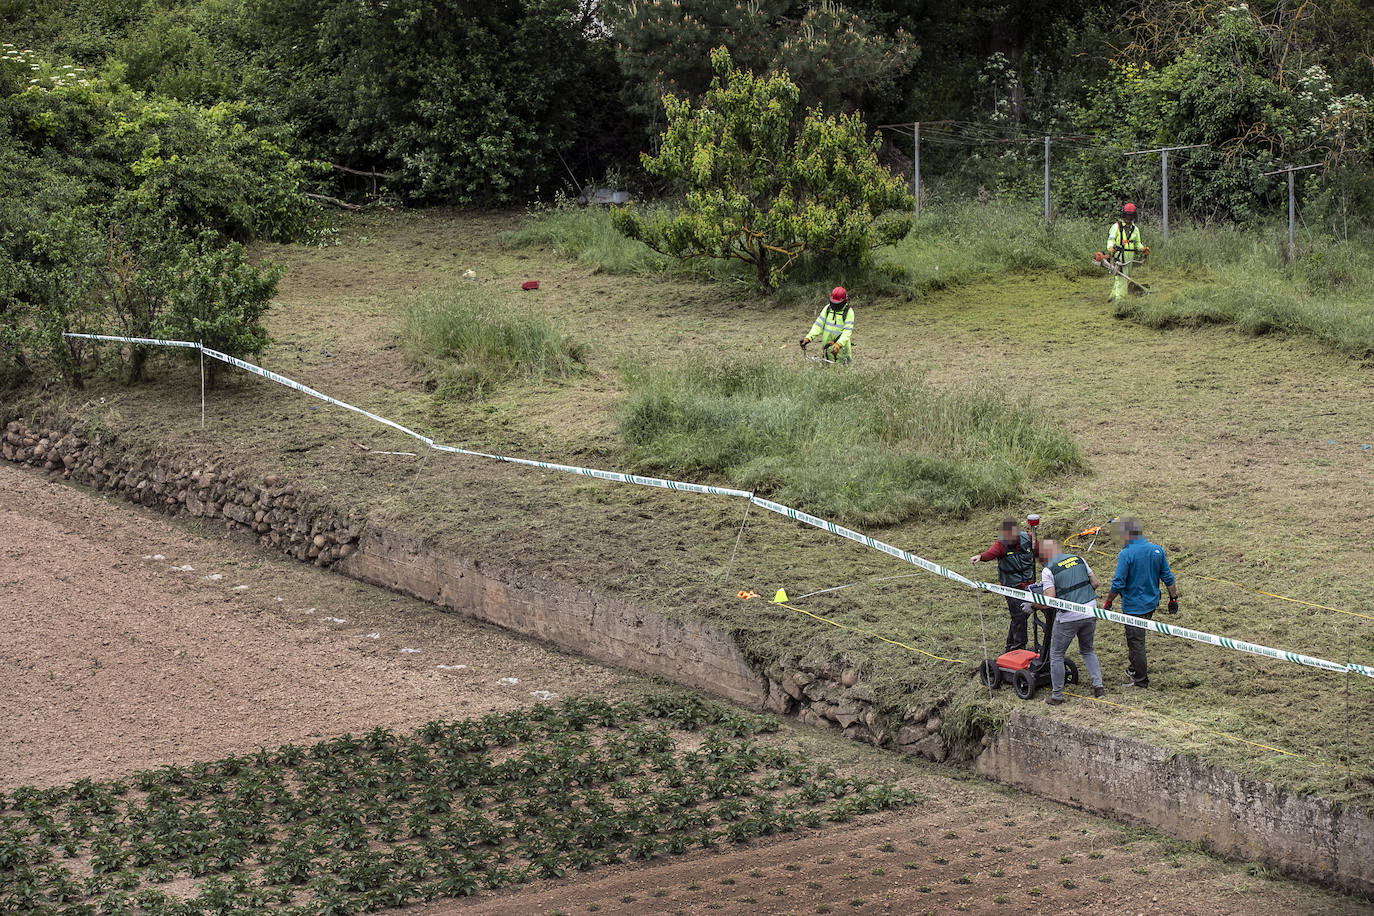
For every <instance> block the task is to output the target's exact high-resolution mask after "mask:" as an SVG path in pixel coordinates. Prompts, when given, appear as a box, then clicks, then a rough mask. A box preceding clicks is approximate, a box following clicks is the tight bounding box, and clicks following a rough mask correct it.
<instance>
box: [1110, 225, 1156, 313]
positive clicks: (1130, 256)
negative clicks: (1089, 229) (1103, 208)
mask: <svg viewBox="0 0 1374 916" xmlns="http://www.w3.org/2000/svg"><path fill="white" fill-rule="evenodd" d="M1106 253H1107V257H1108V258H1109V259H1110V260H1111V262H1112V264H1114V265H1115V266H1116V269H1117V270H1118V271H1120V275H1118V276H1117V278H1116V282H1115V283H1114V284H1112V301H1113V302H1115V301H1116V300H1117V299H1122V298H1125V296H1126V293H1127V292H1128V291H1131V292H1135V293H1137V294H1138V293H1139V292H1140V288H1139V287H1138V286H1135V284H1133V283H1131V281H1130V280H1128V279H1126V278H1127V277H1129V276H1130V275H1131V270H1132V269H1133V268H1134V267H1135V265H1137V264H1143V263H1144V262H1145V259H1146V258H1148V257H1149V256H1150V248H1149V246H1148V245H1145V244H1143V243H1142V242H1141V241H1140V227H1139V226H1137V225H1136V222H1135V204H1127V205H1126V206H1124V207H1122V208H1121V219H1119V220H1117V221H1116V222H1114V223H1112V228H1111V231H1110V232H1108V233H1107V252H1106Z"/></svg>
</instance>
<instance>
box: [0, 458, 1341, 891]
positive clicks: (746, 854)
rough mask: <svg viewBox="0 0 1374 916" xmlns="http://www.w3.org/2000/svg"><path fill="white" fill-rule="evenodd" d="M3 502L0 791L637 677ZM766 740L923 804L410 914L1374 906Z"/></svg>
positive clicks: (71, 512) (1050, 807)
mask: <svg viewBox="0 0 1374 916" xmlns="http://www.w3.org/2000/svg"><path fill="white" fill-rule="evenodd" d="M0 490H2V491H3V492H4V493H5V499H4V501H3V504H0V633H2V634H3V637H2V638H0V685H2V687H3V689H0V789H4V788H12V787H14V786H16V785H22V784H39V785H52V784H60V783H63V782H69V781H71V780H74V779H77V778H80V777H83V776H89V777H94V778H106V777H114V776H118V775H121V774H126V773H128V772H130V771H133V770H137V769H140V768H146V767H153V766H157V765H161V764H166V763H186V762H191V761H195V760H206V759H213V758H216V757H220V756H223V755H226V754H229V753H242V752H245V751H252V750H254V749H256V748H257V747H259V746H269V747H274V746H276V745H279V744H282V743H286V742H296V743H305V742H311V741H313V740H316V739H318V738H321V737H326V736H330V735H336V734H340V733H342V732H346V731H348V732H354V733H360V732H364V731H367V730H370V729H372V728H374V727H376V726H379V725H385V726H388V727H391V728H394V729H409V728H413V727H415V726H417V725H419V724H422V723H424V722H426V721H428V720H431V719H435V718H446V719H452V718H459V717H466V716H471V715H481V714H483V713H486V712H490V711H495V710H506V709H511V708H514V707H517V706H521V705H526V704H529V703H532V702H535V701H536V699H537V698H542V697H545V696H547V694H548V693H552V694H567V693H573V692H589V693H590V692H594V693H599V694H603V695H610V696H616V695H619V694H624V693H627V692H630V691H631V690H633V689H635V688H636V687H639V686H642V685H643V683H644V682H643V681H640V680H638V679H635V678H632V677H630V676H629V675H625V674H622V673H618V672H615V671H613V670H610V669H607V668H604V667H602V666H599V665H595V664H592V663H590V662H587V661H585V660H581V659H577V658H573V657H570V656H565V655H561V654H559V653H556V652H553V651H551V650H549V649H545V648H542V647H540V646H538V645H535V644H532V643H530V642H527V641H523V640H519V639H516V638H514V637H511V636H508V635H506V634H503V633H501V632H500V631H498V630H495V629H492V628H489V627H484V626H481V625H477V624H474V623H471V622H468V621H465V620H462V619H461V618H458V617H456V616H455V615H453V614H449V613H442V612H440V611H438V610H436V609H434V608H432V607H429V606H427V605H424V604H421V603H419V602H415V601H411V600H408V599H405V598H401V597H398V596H396V595H391V594H389V593H386V592H383V591H381V590H378V589H374V588H370V587H367V586H362V585H359V584H357V583H353V582H350V581H348V580H346V579H343V578H341V577H338V576H334V575H331V574H327V573H321V572H319V571H317V570H314V569H312V568H310V567H306V566H303V565H301V564H299V563H296V562H294V561H289V560H285V559H279V558H277V557H275V556H273V555H270V554H268V553H265V552H259V551H258V550H256V549H255V548H254V547H252V546H250V545H246V544H243V543H240V542H238V541H235V540H231V539H227V538H225V537H223V536H221V535H220V534H218V532H217V531H216V530H215V529H200V530H197V529H195V528H192V527H190V526H186V525H181V524H174V523H172V522H171V521H169V520H167V519H165V518H163V517H160V516H157V515H153V514H151V513H148V512H145V511H143V510H139V509H134V508H131V507H128V506H126V505H122V504H115V503H112V502H108V501H106V500H103V499H101V498H100V497H98V496H93V495H91V494H88V493H85V492H82V491H79V490H76V489H73V488H71V487H68V486H65V485H62V484H60V483H53V482H50V481H48V480H47V479H46V478H45V477H43V476H41V475H39V474H35V473H28V472H21V471H19V470H16V469H14V468H12V467H9V466H7V465H0ZM207 534H208V535H209V536H204V535H207ZM407 650H410V651H407ZM441 666H444V667H441ZM458 666H464V667H458ZM512 679H513V680H514V681H515V683H512V682H511V681H512ZM536 694H537V696H536ZM778 740H782V741H787V742H789V743H798V744H801V745H802V746H803V747H804V748H805V751H806V753H808V754H809V755H810V756H812V757H813V758H814V759H825V760H830V761H834V763H835V765H836V766H837V767H843V768H846V769H853V770H856V771H859V772H862V773H863V774H864V775H868V776H870V777H872V778H875V779H881V780H890V781H895V782H898V783H900V784H902V785H905V786H908V787H910V788H913V789H915V790H917V791H919V792H921V793H922V794H923V795H924V796H925V798H926V800H925V801H924V802H923V803H922V804H920V805H918V806H917V807H915V808H912V809H909V810H906V811H902V812H896V813H890V814H885V815H881V816H873V817H867V818H862V819H860V820H858V821H856V822H854V823H852V824H846V825H839V826H833V827H829V828H826V829H823V830H811V831H804V832H802V833H800V834H796V835H791V836H785V837H780V838H772V839H767V840H759V841H755V842H753V843H751V844H748V845H744V846H731V847H726V848H722V849H720V850H718V851H699V852H695V853H689V854H687V855H684V856H682V857H676V858H663V859H656V860H654V861H653V862H650V863H647V864H644V865H624V866H618V867H614V868H603V869H597V870H594V871H592V872H590V873H587V874H583V875H576V876H574V877H572V878H569V879H565V880H561V881H553V882H539V881H536V882H533V883H531V884H529V885H527V886H525V887H523V888H520V889H516V890H514V891H511V892H506V893H499V894H490V893H489V894H485V895H483V896H480V897H477V898H473V899H469V900H444V901H436V902H435V903H432V904H428V905H417V906H413V907H409V908H407V909H406V910H405V911H404V912H406V913H408V914H419V913H426V914H435V916H448V914H456V913H467V912H474V913H492V914H496V913H553V912H564V913H591V912H602V913H645V914H648V913H654V914H657V913H678V912H682V913H705V912H728V913H740V912H748V913H790V912H795V913H803V912H808V913H817V912H819V913H824V912H836V913H840V912H844V913H923V912H937V913H946V912H973V913H1023V912H1058V913H1092V914H1113V916H1116V914H1134V913H1140V914H1147V913H1150V914H1152V913H1178V914H1198V916H1204V914H1228V913H1235V914H1240V913H1246V914H1259V916H1269V914H1280V913H1282V914H1285V916H1291V914H1305V913H1313V914H1316V913H1354V912H1362V911H1364V910H1362V908H1361V904H1360V903H1359V902H1357V901H1355V900H1352V899H1350V898H1346V897H1339V896H1332V895H1328V894H1325V893H1323V892H1321V891H1318V890H1316V889H1313V888H1310V887H1307V886H1304V885H1301V884H1297V883H1294V882H1287V881H1281V880H1276V879H1272V878H1270V877H1266V876H1265V875H1264V874H1263V872H1261V873H1259V874H1251V873H1249V872H1247V870H1246V869H1245V868H1244V867H1242V866H1239V865H1233V864H1228V863H1223V862H1220V861H1218V860H1216V859H1213V858H1210V857H1208V856H1206V855H1203V854H1201V853H1200V852H1198V851H1196V850H1194V849H1191V848H1188V847H1185V846H1182V845H1181V844H1175V843H1171V842H1170V841H1168V840H1165V839H1162V838H1160V837H1158V836H1157V835H1154V834H1150V833H1147V832H1142V831H1135V830H1132V829H1130V828H1126V827H1122V826H1120V825H1117V824H1113V823H1111V822H1108V821H1105V820H1101V819H1098V818H1094V817H1091V816H1088V815H1085V814H1083V813H1081V812H1077V811H1073V810H1071V809H1068V808H1065V807H1063V806H1060V805H1055V804H1052V803H1048V802H1042V801H1039V800H1036V799H1032V798H1025V797H1021V796H1018V795H1015V794H1014V793H1011V792H1010V791H1007V790H1003V789H1000V788H998V787H996V786H991V785H988V784H985V783H982V782H979V781H976V780H972V779H968V778H960V777H959V776H957V775H956V774H954V773H953V771H950V770H946V769H943V768H939V767H934V766H931V765H926V764H923V763H920V762H916V761H910V760H905V759H901V758H898V757H895V756H893V755H891V754H887V753H884V752H880V751H875V750H873V749H872V748H868V747H865V746H860V745H856V744H853V743H851V742H846V741H844V740H843V739H838V738H835V737H833V736H828V735H822V734H820V733H815V732H811V731H808V730H804V729H796V730H794V729H786V730H784V733H783V734H782V735H780V736H778Z"/></svg>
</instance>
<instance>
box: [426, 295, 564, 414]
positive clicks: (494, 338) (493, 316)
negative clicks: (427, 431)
mask: <svg viewBox="0 0 1374 916" xmlns="http://www.w3.org/2000/svg"><path fill="white" fill-rule="evenodd" d="M405 352H406V356H407V358H409V359H410V361H411V363H412V364H414V365H415V366H417V367H419V368H421V369H423V370H424V371H425V372H426V373H427V375H428V379H429V382H430V384H432V385H433V386H434V390H435V394H436V395H437V396H438V397H441V398H480V397H482V396H483V395H484V394H486V393H488V392H489V391H490V390H491V389H492V388H493V387H494V386H495V385H497V384H499V383H500V382H502V381H506V380H509V379H516V378H520V379H527V380H540V379H549V378H563V377H566V376H570V375H573V374H575V373H577V372H580V371H581V370H582V368H583V362H584V360H585V358H586V345H585V344H583V343H580V342H578V341H574V340H573V339H572V338H570V337H569V336H567V335H566V334H564V333H563V332H562V331H560V330H558V329H557V328H556V327H555V326H554V325H553V324H552V323H551V322H550V321H549V320H548V319H547V318H544V317H543V316H541V315H536V314H533V313H529V312H525V311H523V310H521V309H519V308H518V307H516V306H515V305H513V304H512V303H511V301H510V300H509V299H507V298H505V297H502V296H497V295H494V294H493V293H492V292H491V291H490V290H486V289H483V288H482V287H480V286H478V285H477V284H475V283H463V284H459V285H457V286H453V287H450V288H448V289H444V290H440V291H438V292H433V293H427V294H425V295H423V296H420V297H418V298H417V299H415V300H413V301H412V302H411V303H410V305H409V306H407V308H406V325H405Z"/></svg>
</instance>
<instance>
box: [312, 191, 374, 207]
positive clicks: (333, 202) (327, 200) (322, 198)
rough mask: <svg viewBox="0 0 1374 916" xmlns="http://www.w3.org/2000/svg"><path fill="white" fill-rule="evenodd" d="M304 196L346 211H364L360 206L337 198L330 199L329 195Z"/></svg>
mask: <svg viewBox="0 0 1374 916" xmlns="http://www.w3.org/2000/svg"><path fill="white" fill-rule="evenodd" d="M302 196H304V197H308V198H310V199H311V200H318V201H319V202H320V203H322V204H330V205H332V206H335V207H339V208H341V209H344V210H361V209H362V207H361V206H359V205H358V204H350V203H349V202H348V201H346V200H339V199H338V198H337V197H330V196H328V195H327V194H309V193H307V194H304V195H302Z"/></svg>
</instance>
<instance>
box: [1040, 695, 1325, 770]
mask: <svg viewBox="0 0 1374 916" xmlns="http://www.w3.org/2000/svg"><path fill="white" fill-rule="evenodd" d="M1064 692H1065V693H1067V694H1068V695H1069V696H1071V697H1077V698H1078V699H1080V700H1092V701H1093V702H1094V703H1102V704H1103V705H1105V706H1111V707H1114V708H1116V709H1130V710H1134V711H1136V712H1143V713H1147V714H1149V715H1152V716H1158V717H1159V718H1161V719H1168V720H1169V721H1171V722H1177V723H1178V724H1180V725H1186V726H1188V727H1189V728H1191V729H1194V730H1196V731H1200V732H1202V733H1204V734H1208V735H1212V736H1214V737H1217V738H1225V739H1226V740H1228V741H1239V742H1240V743H1241V744H1248V745H1250V746H1251V747H1258V748H1262V749H1264V750H1266V751H1273V752H1274V753H1275V754H1283V755H1284V756H1285V757H1296V758H1298V759H1300V760H1311V761H1312V762H1313V763H1321V762H1322V761H1319V760H1317V759H1316V758H1315V757H1308V756H1307V755H1306V754H1299V753H1296V752H1294V751H1285V750H1284V749H1283V748H1281V747H1274V746H1273V745H1269V744H1260V743H1259V742H1258V741H1251V740H1249V739H1248V738H1239V737H1237V736H1235V735H1228V734H1227V733H1226V732H1218V731H1213V730H1212V729H1210V728H1204V727H1203V726H1201V725H1198V724H1197V723H1196V722H1189V721H1188V720H1187V719H1180V718H1178V717H1177V716H1171V715H1169V714H1168V713H1163V712H1159V711H1158V710H1154V709H1147V708H1145V707H1143V706H1127V705H1126V704H1124V703H1113V702H1112V701H1111V700H1104V699H1102V698H1101V697H1091V696H1088V695H1086V694H1082V693H1074V692H1073V691H1072V690H1065V691H1064Z"/></svg>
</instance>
